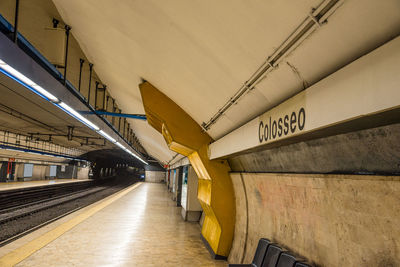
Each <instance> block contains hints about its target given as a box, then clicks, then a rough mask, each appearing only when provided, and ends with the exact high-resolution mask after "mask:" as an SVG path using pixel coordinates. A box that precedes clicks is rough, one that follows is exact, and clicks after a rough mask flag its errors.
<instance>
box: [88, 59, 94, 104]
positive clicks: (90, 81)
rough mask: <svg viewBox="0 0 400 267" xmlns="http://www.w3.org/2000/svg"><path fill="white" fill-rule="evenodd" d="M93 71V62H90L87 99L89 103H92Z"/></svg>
mask: <svg viewBox="0 0 400 267" xmlns="http://www.w3.org/2000/svg"><path fill="white" fill-rule="evenodd" d="M92 72H93V64H92V63H89V88H88V99H87V102H88V103H89V105H90V87H91V85H92Z"/></svg>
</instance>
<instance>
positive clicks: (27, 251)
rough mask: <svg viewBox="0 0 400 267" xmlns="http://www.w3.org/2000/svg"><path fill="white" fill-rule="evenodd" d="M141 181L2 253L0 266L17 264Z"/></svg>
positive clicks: (138, 184)
mask: <svg viewBox="0 0 400 267" xmlns="http://www.w3.org/2000/svg"><path fill="white" fill-rule="evenodd" d="M141 184H142V183H137V184H135V185H133V186H131V187H128V188H127V189H124V190H122V191H121V192H119V193H116V194H115V195H113V196H111V197H110V198H108V199H105V200H104V201H101V202H99V203H98V204H97V205H95V206H94V207H92V208H90V209H88V210H87V211H85V212H83V213H81V214H79V215H78V216H76V217H74V218H72V219H71V220H69V221H67V222H65V223H63V224H61V225H59V226H57V227H56V228H54V229H53V230H51V231H49V232H47V233H45V234H44V235H42V236H39V237H38V238H36V239H34V240H32V241H30V242H28V243H26V244H25V245H23V246H21V247H19V248H17V249H15V250H14V251H11V252H10V253H8V254H6V255H4V256H3V257H1V258H0V266H2V267H8V266H14V265H16V264H18V263H19V262H21V261H23V260H24V259H26V258H27V257H29V256H30V255H32V254H33V253H35V252H36V251H38V250H39V249H41V248H43V247H44V246H46V245H47V244H49V243H50V242H52V241H54V240H56V239H57V238H58V237H60V236H61V235H63V234H64V233H65V232H67V231H69V230H71V229H72V228H73V227H75V226H76V225H78V224H80V223H81V222H83V221H84V220H86V219H87V218H89V217H90V216H92V215H93V214H95V213H96V212H98V211H100V210H101V209H103V208H105V207H107V206H108V205H110V204H111V203H113V202H114V201H116V200H118V199H120V198H121V197H123V196H125V195H126V194H128V193H129V192H130V191H132V190H134V189H136V188H137V187H138V186H140V185H141Z"/></svg>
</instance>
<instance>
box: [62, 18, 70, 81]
mask: <svg viewBox="0 0 400 267" xmlns="http://www.w3.org/2000/svg"><path fill="white" fill-rule="evenodd" d="M70 30H71V27H70V26H69V25H65V35H66V36H67V39H66V41H65V42H66V43H65V58H64V78H63V84H64V85H66V84H67V66H68V44H69V32H70Z"/></svg>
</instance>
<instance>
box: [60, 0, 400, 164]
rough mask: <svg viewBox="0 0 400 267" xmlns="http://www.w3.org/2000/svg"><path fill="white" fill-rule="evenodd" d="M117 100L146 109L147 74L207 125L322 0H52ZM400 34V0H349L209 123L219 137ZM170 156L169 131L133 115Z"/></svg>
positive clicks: (161, 153) (139, 130) (149, 140)
mask: <svg viewBox="0 0 400 267" xmlns="http://www.w3.org/2000/svg"><path fill="white" fill-rule="evenodd" d="M53 2H54V3H55V5H56V7H57V9H58V11H59V12H60V14H61V16H62V18H63V19H64V21H65V22H66V23H68V24H69V25H71V26H72V28H73V29H72V33H73V34H74V36H75V37H76V38H77V40H78V41H79V43H80V45H81V47H82V49H83V50H84V52H85V54H86V55H87V57H88V58H89V59H90V60H91V61H92V62H94V64H95V68H96V72H97V73H98V74H99V76H100V77H101V79H102V80H103V81H104V82H105V83H106V84H107V85H108V88H109V90H110V92H111V94H112V95H113V97H115V98H116V100H117V102H118V105H119V106H120V107H121V108H122V109H123V110H124V112H129V113H143V112H144V110H143V106H142V101H141V98H140V93H139V90H138V86H137V85H138V84H139V83H140V79H141V78H144V79H146V80H148V81H150V82H151V83H152V84H153V85H155V86H156V87H158V88H159V89H160V90H161V91H162V92H164V93H165V94H166V95H167V96H169V97H170V98H171V99H172V100H174V101H175V102H176V103H177V104H178V105H180V106H181V107H182V108H183V109H184V110H185V111H186V112H187V113H189V114H190V115H191V116H192V117H193V118H194V119H195V120H196V121H197V122H198V123H199V124H201V123H202V122H207V121H208V120H209V119H210V118H211V117H212V116H213V115H214V114H215V113H216V112H217V111H218V109H219V108H220V107H221V106H222V105H223V104H225V102H226V101H228V100H229V98H230V97H231V96H232V95H233V94H234V93H235V92H236V91H237V90H238V89H239V88H240V87H241V85H242V84H243V83H244V82H245V81H246V80H247V79H248V78H249V77H250V76H251V74H252V73H253V72H254V71H256V69H257V68H258V67H259V66H260V65H261V64H262V63H263V62H264V61H265V60H266V58H267V57H268V55H270V54H272V53H273V51H274V49H276V48H277V47H278V46H279V45H280V44H281V43H282V42H283V41H284V40H285V39H286V38H287V37H288V36H289V35H290V33H291V32H293V31H294V29H295V28H296V27H297V26H298V25H299V24H300V23H301V22H302V21H303V20H304V18H306V17H307V16H308V14H309V12H310V10H311V8H312V7H316V6H318V5H319V4H320V3H321V2H322V1H321V0H301V1H289V0H249V1H245V0H233V1H232V0H224V1H210V0H207V1H204V0H191V1H183V0H138V1H131V0H119V1H111V0H85V1H81V0H69V1H64V0H53ZM399 33H400V1H398V0H385V1H376V0H347V1H344V2H343V5H342V6H340V7H339V8H338V9H337V10H336V12H335V13H334V14H333V15H332V16H331V17H330V18H329V20H328V23H327V24H326V25H324V26H322V27H321V28H319V29H317V30H316V31H315V32H314V33H313V34H312V35H311V36H310V37H309V38H308V39H307V40H305V41H304V42H303V43H302V44H301V45H300V46H299V47H297V49H296V50H294V51H293V52H292V53H290V54H289V55H288V56H287V57H286V58H285V59H284V60H283V61H282V62H281V63H280V65H279V66H278V68H276V69H275V70H273V71H272V72H271V73H270V74H269V75H268V76H267V78H266V79H264V80H263V81H262V82H261V83H260V84H259V85H258V86H257V88H256V89H255V90H252V91H251V92H250V93H249V94H247V95H246V96H245V97H243V99H242V100H241V101H240V102H239V103H238V104H237V105H234V106H233V107H232V108H231V109H230V110H229V111H228V112H227V113H226V114H225V115H224V116H223V117H222V118H221V119H220V120H219V121H218V122H217V123H216V124H215V125H213V126H212V128H211V129H210V130H209V134H210V135H211V136H212V137H213V138H214V139H218V138H219V137H221V136H223V135H225V134H226V133H228V132H230V131H232V130H233V129H235V128H237V127H238V126H240V125H242V124H243V123H245V122H246V121H248V120H250V119H251V118H253V117H255V116H257V115H259V114H260V113H262V112H264V111H266V110H268V109H270V108H271V107H273V106H275V105H277V104H279V103H280V102H282V101H284V100H285V99H287V98H288V97H290V96H292V95H294V94H295V93H297V92H299V91H301V90H303V89H304V88H305V87H307V86H309V85H312V84H313V83H315V82H317V81H319V80H320V79H322V78H323V77H325V76H327V75H329V74H331V73H332V72H334V71H336V70H337V69H339V68H340V67H342V66H343V65H346V64H348V63H349V62H351V61H353V60H354V59H356V58H358V57H360V56H362V55H364V54H365V53H367V52H369V51H371V50H372V49H374V48H376V47H377V46H379V45H381V44H383V43H385V42H387V41H388V40H390V39H392V38H393V37H395V36H397V35H398V34H399ZM131 125H132V126H133V129H134V131H135V133H136V135H137V136H138V137H139V139H140V141H141V143H142V144H143V146H144V147H145V149H146V150H147V151H148V152H149V154H151V155H152V156H153V157H155V158H157V159H159V160H161V161H164V162H166V161H168V160H170V159H171V158H172V156H173V155H174V153H172V152H171V151H169V150H168V148H167V146H166V145H165V142H164V140H163V138H162V136H161V135H160V134H159V133H158V132H156V131H155V130H154V129H152V128H151V127H150V126H149V125H148V124H147V123H146V122H142V121H135V120H132V121H131Z"/></svg>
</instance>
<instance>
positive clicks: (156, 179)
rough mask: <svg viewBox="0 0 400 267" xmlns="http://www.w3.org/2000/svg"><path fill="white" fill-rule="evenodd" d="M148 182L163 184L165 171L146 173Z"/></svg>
mask: <svg viewBox="0 0 400 267" xmlns="http://www.w3.org/2000/svg"><path fill="white" fill-rule="evenodd" d="M145 177H146V178H145V179H146V182H149V183H161V182H164V181H165V172H164V171H146V176H145Z"/></svg>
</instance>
